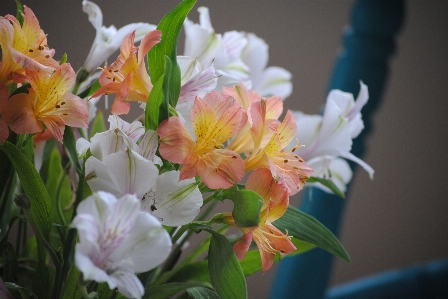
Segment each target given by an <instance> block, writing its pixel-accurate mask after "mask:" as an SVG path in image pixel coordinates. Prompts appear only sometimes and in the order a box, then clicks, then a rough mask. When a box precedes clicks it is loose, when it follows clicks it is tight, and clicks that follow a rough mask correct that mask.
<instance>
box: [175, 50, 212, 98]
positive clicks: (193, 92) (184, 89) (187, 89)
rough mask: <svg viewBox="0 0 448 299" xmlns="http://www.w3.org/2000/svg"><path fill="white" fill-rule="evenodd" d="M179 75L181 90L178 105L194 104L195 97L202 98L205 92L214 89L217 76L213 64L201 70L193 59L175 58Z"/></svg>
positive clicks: (185, 57) (197, 62)
mask: <svg viewBox="0 0 448 299" xmlns="http://www.w3.org/2000/svg"><path fill="white" fill-rule="evenodd" d="M177 62H178V63H179V67H180V73H181V89H180V94H179V101H178V103H183V102H194V99H195V98H196V96H199V97H201V98H202V97H204V96H205V94H206V93H207V92H210V91H212V90H213V89H215V87H216V83H217V81H218V75H216V74H215V68H214V67H213V63H212V62H210V63H208V65H205V66H204V67H203V68H202V67H201V64H200V63H199V61H198V60H197V59H196V58H194V57H188V56H177Z"/></svg>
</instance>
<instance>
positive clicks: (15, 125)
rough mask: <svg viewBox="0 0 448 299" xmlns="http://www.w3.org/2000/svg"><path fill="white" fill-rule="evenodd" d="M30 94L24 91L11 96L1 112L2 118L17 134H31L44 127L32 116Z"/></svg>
mask: <svg viewBox="0 0 448 299" xmlns="http://www.w3.org/2000/svg"><path fill="white" fill-rule="evenodd" d="M31 96H32V95H31V94H26V93H20V94H17V95H15V96H12V97H11V98H10V99H9V100H8V105H7V106H6V108H5V109H4V110H3V112H2V119H3V120H4V121H5V122H6V123H8V124H9V127H10V128H11V130H12V131H14V132H16V133H18V134H32V133H37V132H40V131H42V130H43V129H44V127H43V125H42V123H41V122H40V121H38V120H37V119H36V117H35V116H34V110H33V106H32V101H33V100H32V99H31V98H30V97H31Z"/></svg>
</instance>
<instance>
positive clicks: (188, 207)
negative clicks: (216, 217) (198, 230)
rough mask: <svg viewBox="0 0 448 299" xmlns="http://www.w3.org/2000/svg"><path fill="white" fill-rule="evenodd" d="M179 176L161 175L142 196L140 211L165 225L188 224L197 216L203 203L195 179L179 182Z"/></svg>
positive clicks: (175, 173)
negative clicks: (149, 214) (147, 213)
mask: <svg viewBox="0 0 448 299" xmlns="http://www.w3.org/2000/svg"><path fill="white" fill-rule="evenodd" d="M179 174H180V171H168V172H165V173H162V174H161V175H159V177H158V178H157V181H156V184H155V185H154V186H153V187H152V188H151V190H150V191H149V192H147V193H146V194H145V195H144V196H143V203H142V209H143V210H145V211H147V212H149V213H151V214H152V215H154V216H155V217H157V218H158V219H159V220H160V222H162V223H163V224H165V225H170V226H179V225H183V224H186V223H190V222H191V221H193V220H194V218H196V216H197V215H198V214H199V210H200V208H201V206H202V203H203V200H202V194H201V192H200V191H199V189H198V187H197V185H198V184H197V182H196V181H195V179H194V178H191V179H187V180H179Z"/></svg>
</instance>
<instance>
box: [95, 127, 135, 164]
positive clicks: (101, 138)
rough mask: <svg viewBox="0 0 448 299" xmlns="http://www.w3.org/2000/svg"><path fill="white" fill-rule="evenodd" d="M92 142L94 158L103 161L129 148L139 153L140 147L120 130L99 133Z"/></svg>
mask: <svg viewBox="0 0 448 299" xmlns="http://www.w3.org/2000/svg"><path fill="white" fill-rule="evenodd" d="M90 141H91V145H90V152H91V153H92V156H94V157H95V158H97V159H99V160H101V161H102V160H103V159H104V158H105V157H106V156H108V155H110V154H113V153H116V152H118V151H121V150H125V149H127V148H131V149H133V150H135V151H139V147H138V145H137V144H136V143H135V142H134V141H133V140H132V139H131V138H130V137H129V136H127V135H126V134H125V133H124V132H122V131H121V130H119V129H115V130H107V131H106V132H102V133H97V134H95V136H93V137H92V138H91V139H90Z"/></svg>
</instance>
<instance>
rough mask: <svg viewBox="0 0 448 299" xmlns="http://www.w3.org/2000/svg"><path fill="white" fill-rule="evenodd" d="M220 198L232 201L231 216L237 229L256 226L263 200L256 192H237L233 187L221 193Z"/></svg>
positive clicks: (258, 221) (236, 188)
mask: <svg viewBox="0 0 448 299" xmlns="http://www.w3.org/2000/svg"><path fill="white" fill-rule="evenodd" d="M222 198H223V199H229V200H231V201H233V210H232V216H233V218H235V223H236V225H238V226H239V227H251V226H257V225H258V224H259V223H260V211H261V208H262V207H263V199H262V198H261V196H260V195H258V194H257V193H256V192H254V191H251V190H245V189H243V190H239V189H238V187H237V186H236V185H234V186H232V187H231V188H229V189H226V190H224V191H223V194H222Z"/></svg>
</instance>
